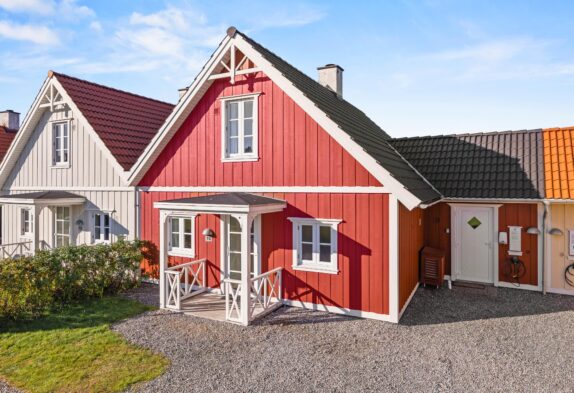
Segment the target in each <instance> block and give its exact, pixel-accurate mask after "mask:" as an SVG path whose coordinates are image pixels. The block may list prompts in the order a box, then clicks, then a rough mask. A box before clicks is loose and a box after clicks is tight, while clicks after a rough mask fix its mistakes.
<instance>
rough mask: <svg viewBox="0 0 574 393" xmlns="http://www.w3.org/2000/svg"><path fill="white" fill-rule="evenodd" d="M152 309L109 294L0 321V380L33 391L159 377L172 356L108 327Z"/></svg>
mask: <svg viewBox="0 0 574 393" xmlns="http://www.w3.org/2000/svg"><path fill="white" fill-rule="evenodd" d="M149 309H150V308H149V307H147V306H144V305H142V304H140V303H138V302H134V301H130V300H126V299H122V298H118V297H105V298H102V299H95V300H91V301H88V302H85V303H82V304H78V305H74V306H69V307H67V308H66V309H64V310H63V311H60V312H54V313H52V314H49V315H46V316H45V317H43V318H41V319H37V320H34V321H27V322H13V321H6V320H2V319H0V379H5V380H6V381H7V382H8V383H9V384H11V385H13V386H15V387H17V388H20V389H23V390H27V391H31V392H117V391H121V390H124V389H125V388H126V387H128V386H129V385H131V384H134V383H137V382H141V381H147V380H150V379H153V378H156V377H157V376H159V375H161V374H162V373H163V372H164V370H165V369H166V367H167V365H168V363H169V362H168V360H167V359H166V358H164V357H162V356H160V355H156V354H154V353H152V352H150V351H148V350H144V349H141V348H139V347H136V346H134V345H131V344H129V343H128V342H127V341H125V340H124V339H123V338H122V337H121V336H120V335H118V334H116V333H114V332H112V331H111V330H110V328H109V327H110V324H111V323H113V322H116V321H119V320H122V319H124V318H128V317H131V316H134V315H136V314H139V313H142V312H144V311H146V310H149Z"/></svg>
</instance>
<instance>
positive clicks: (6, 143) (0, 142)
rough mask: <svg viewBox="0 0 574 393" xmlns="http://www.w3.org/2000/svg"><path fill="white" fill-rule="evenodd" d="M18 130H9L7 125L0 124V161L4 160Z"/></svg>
mask: <svg viewBox="0 0 574 393" xmlns="http://www.w3.org/2000/svg"><path fill="white" fill-rule="evenodd" d="M16 132H17V131H16V130H9V129H8V128H6V127H1V126H0V162H2V160H3V159H4V156H5V155H6V153H7V152H8V149H9V148H10V145H11V144H12V141H13V140H14V138H15V137H16Z"/></svg>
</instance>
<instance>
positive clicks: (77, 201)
mask: <svg viewBox="0 0 574 393" xmlns="http://www.w3.org/2000/svg"><path fill="white" fill-rule="evenodd" d="M84 203H86V199H85V198H62V199H53V200H46V199H18V198H0V205H38V206H40V205H41V206H71V205H83V204H84Z"/></svg>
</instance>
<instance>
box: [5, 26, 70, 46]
mask: <svg viewBox="0 0 574 393" xmlns="http://www.w3.org/2000/svg"><path fill="white" fill-rule="evenodd" d="M0 36H2V37H4V38H8V39H12V40H18V41H28V42H32V43H34V44H39V45H57V44H59V43H60V38H59V37H58V34H57V33H56V32H55V31H54V30H52V29H50V28H48V27H46V26H38V25H24V24H16V23H12V22H10V21H6V20H4V21H0Z"/></svg>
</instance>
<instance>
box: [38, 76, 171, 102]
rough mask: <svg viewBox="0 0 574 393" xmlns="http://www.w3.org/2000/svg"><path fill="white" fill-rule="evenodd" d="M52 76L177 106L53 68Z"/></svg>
mask: <svg viewBox="0 0 574 393" xmlns="http://www.w3.org/2000/svg"><path fill="white" fill-rule="evenodd" d="M52 76H56V77H64V78H69V79H74V80H76V81H79V82H83V83H89V84H90V85H93V86H98V87H102V88H104V89H108V90H112V91H116V92H118V93H122V94H128V95H130V96H133V97H138V98H143V99H145V100H149V101H155V102H158V103H160V104H165V105H171V106H175V104H172V103H170V102H166V101H162V100H158V99H156V98H151V97H147V96H144V95H141V94H136V93H132V92H129V91H126V90H122V89H118V88H115V87H111V86H106V85H103V84H101V83H96V82H92V81H89V80H87V79H81V78H78V77H75V76H71V75H67V74H63V73H61V72H56V71H52V70H50V71H48V77H49V78H51V77H52Z"/></svg>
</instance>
